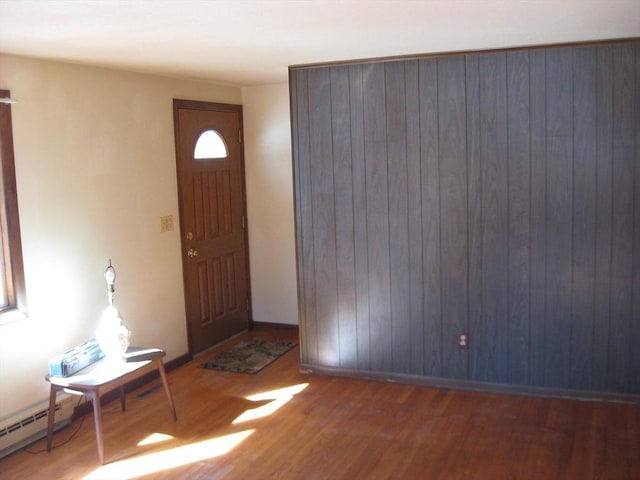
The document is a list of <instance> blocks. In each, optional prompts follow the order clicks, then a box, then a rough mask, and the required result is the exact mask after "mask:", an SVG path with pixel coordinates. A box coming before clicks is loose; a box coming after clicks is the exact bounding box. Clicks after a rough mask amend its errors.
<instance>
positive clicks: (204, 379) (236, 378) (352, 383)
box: [0, 331, 640, 480]
mask: <svg viewBox="0 0 640 480" xmlns="http://www.w3.org/2000/svg"><path fill="white" fill-rule="evenodd" d="M267 336H270V337H278V338H288V339H295V335H293V334H291V333H287V332H284V333H283V332H270V331H257V332H250V333H248V334H246V335H243V336H242V337H239V338H237V339H236V340H235V341H234V342H237V341H240V340H242V339H244V338H247V337H267ZM229 345H231V343H230V344H228V345H227V346H225V347H224V348H227V347H228V346H229ZM218 350H220V349H218ZM215 353H217V351H216V350H214V351H212V352H210V353H209V354H207V355H205V356H202V357H200V358H197V359H196V360H194V361H193V362H191V363H189V364H186V365H183V366H181V367H179V368H178V369H176V370H173V371H172V372H170V373H169V383H170V385H171V389H172V392H173V396H174V400H175V403H176V408H177V413H178V421H177V423H174V422H173V421H172V420H171V416H170V414H169V409H168V407H167V404H166V401H165V398H164V393H163V391H162V389H161V388H159V389H158V388H154V387H155V386H156V385H159V384H160V382H159V380H158V381H157V382H153V383H150V384H147V385H145V386H143V387H141V388H139V389H138V390H136V391H133V392H131V393H129V394H128V395H127V401H128V404H127V411H126V412H120V410H119V407H120V405H119V402H118V401H114V402H111V403H109V404H107V405H106V406H105V407H104V410H103V423H104V425H103V429H104V440H105V459H106V462H107V464H106V465H104V466H100V465H99V463H98V456H97V451H96V444H95V436H94V428H93V419H92V418H91V416H90V415H87V416H85V417H83V419H79V420H76V421H75V422H74V423H73V424H72V425H71V426H70V427H68V428H66V429H64V430H61V431H60V432H58V433H56V435H55V437H54V445H60V446H58V447H57V448H55V449H54V450H53V451H52V452H51V453H46V452H43V453H37V454H32V453H27V452H26V451H24V450H23V451H19V452H16V453H14V454H13V455H10V456H8V457H6V458H4V459H2V460H0V478H3V479H4V478H6V479H12V480H13V479H15V480H18V479H82V478H100V479H111V478H118V479H120V478H153V479H222V478H224V479H272V478H274V479H275V478H277V479H386V478H402V479H414V478H415V479H429V480H431V479H446V480H449V479H491V480H496V479H535V480H540V479H544V480H550V479H576V480H586V479H639V478H640V405H632V404H622V403H600V402H587V401H579V400H561V399H543V398H536V397H524V396H513V395H501V394H486V393H473V392H464V391H455V390H444V389H435V388H426V387H418V386H413V385H402V384H395V383H384V382H374V381H363V380H353V379H345V378H339V377H327V376H321V375H308V374H303V373H300V372H299V350H298V348H295V349H293V350H291V351H289V352H288V353H286V354H285V355H284V356H283V357H281V358H280V359H278V360H277V361H276V362H275V363H273V364H272V365H270V366H269V367H267V368H266V369H264V370H263V371H262V372H260V373H258V374H257V375H245V374H233V373H226V372H217V371H212V370H204V369H201V368H198V366H199V365H200V364H202V363H203V362H204V361H205V360H206V359H207V358H208V357H210V356H213V355H214V354H215ZM278 390H281V391H280V392H278ZM268 392H272V393H271V394H269V393H268ZM259 394H263V395H262V396H260V395H259ZM234 420H235V422H234ZM240 420H244V421H240ZM76 431H77V433H75V435H73V434H74V432H76ZM145 439H147V440H148V441H151V440H152V439H155V440H158V442H157V443H150V444H147V445H143V444H142V443H141V442H142V441H144V440H145ZM65 442H67V443H65ZM44 447H45V442H44V440H42V441H38V442H36V443H34V444H32V445H30V446H29V447H28V450H30V451H41V450H43V449H44Z"/></svg>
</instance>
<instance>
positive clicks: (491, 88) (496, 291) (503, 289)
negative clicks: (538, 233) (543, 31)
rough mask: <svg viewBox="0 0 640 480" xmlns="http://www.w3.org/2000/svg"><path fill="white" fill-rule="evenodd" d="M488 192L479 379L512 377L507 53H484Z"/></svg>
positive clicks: (482, 110) (482, 91) (485, 187)
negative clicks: (509, 351)
mask: <svg viewBox="0 0 640 480" xmlns="http://www.w3.org/2000/svg"><path fill="white" fill-rule="evenodd" d="M479 72H480V97H479V99H480V118H481V125H480V161H481V178H482V183H481V189H482V193H481V198H482V216H481V218H482V253H481V258H482V317H481V318H480V319H477V321H478V324H477V325H476V326H475V331H476V333H475V335H474V341H476V342H478V344H479V345H481V346H482V348H481V349H473V352H474V353H475V354H476V355H475V356H474V361H475V365H474V367H475V375H474V377H473V378H474V379H477V380H482V381H491V382H503V381H506V378H507V376H506V365H507V355H506V353H507V352H506V341H507V310H508V306H507V299H508V296H507V293H508V278H507V275H508V263H507V260H508V251H509V248H508V238H507V237H508V210H507V200H508V196H507V195H508V185H507V179H508V166H507V138H506V137H507V136H506V131H507V130H506V54H505V53H491V54H485V55H481V56H480V58H479Z"/></svg>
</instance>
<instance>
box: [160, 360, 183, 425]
mask: <svg viewBox="0 0 640 480" xmlns="http://www.w3.org/2000/svg"><path fill="white" fill-rule="evenodd" d="M158 371H159V372H160V378H162V385H164V393H165V395H166V396H167V402H168V403H169V408H170V409H171V416H172V417H173V421H174V422H176V421H177V420H178V417H177V415H176V407H175V405H174V404H173V397H172V396H171V390H169V382H168V381H167V373H166V372H165V371H164V363H163V362H162V359H161V358H159V359H158Z"/></svg>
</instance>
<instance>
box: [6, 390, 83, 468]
mask: <svg viewBox="0 0 640 480" xmlns="http://www.w3.org/2000/svg"><path fill="white" fill-rule="evenodd" d="M72 416H73V399H72V397H71V396H69V395H59V398H58V402H57V403H56V412H55V429H56V430H57V429H59V428H62V427H64V426H66V425H68V424H69V423H70V422H71V417H72ZM48 423H49V402H48V401H45V402H42V403H39V404H36V405H34V406H32V407H30V408H27V409H25V410H23V411H21V412H19V413H17V414H15V415H12V416H10V417H7V418H5V419H2V420H0V458H3V457H5V456H7V455H9V454H10V453H13V452H15V451H16V450H18V449H20V448H22V447H24V446H25V445H29V444H30V443H32V442H34V441H36V440H39V439H41V438H43V437H45V436H46V435H47V425H48Z"/></svg>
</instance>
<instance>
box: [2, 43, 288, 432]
mask: <svg viewBox="0 0 640 480" xmlns="http://www.w3.org/2000/svg"><path fill="white" fill-rule="evenodd" d="M0 88H8V89H10V90H11V94H12V97H14V98H15V99H17V100H18V103H16V104H15V105H13V106H12V115H13V129H14V147H15V160H16V176H17V188H18V201H19V211H20V221H21V227H22V241H23V250H24V264H25V276H26V287H27V295H28V297H27V298H28V303H29V318H28V319H27V320H23V321H18V322H14V323H11V324H8V325H3V326H0V384H1V385H2V388H0V419H2V418H4V417H6V416H8V415H10V414H12V413H13V412H16V411H19V410H21V409H22V408H24V407H27V406H29V405H31V404H33V403H36V402H38V401H40V400H43V399H45V398H47V396H48V389H47V384H46V382H45V381H44V375H45V373H46V372H47V361H48V359H49V358H50V357H52V356H53V355H55V354H57V353H60V352H61V351H63V350H64V349H66V348H68V347H71V346H74V345H77V344H78V343H80V342H82V341H84V340H86V339H87V338H90V337H91V336H92V335H94V333H95V330H96V328H97V319H98V316H99V315H100V312H101V311H102V309H103V308H104V307H105V306H106V301H107V298H106V294H105V284H104V280H103V277H102V275H103V271H104V268H105V267H106V265H107V262H108V260H109V259H112V261H113V264H114V266H115V268H116V271H117V280H116V297H115V303H116V306H117V307H118V308H119V310H120V311H121V313H122V315H123V317H124V318H125V322H126V323H127V325H128V326H129V327H130V329H131V330H132V342H133V343H134V344H138V345H149V346H157V347H161V348H164V349H165V350H166V351H167V358H168V359H172V358H176V357H177V356H180V355H182V354H184V353H186V352H187V337H186V326H185V313H184V297H183V288H182V273H181V268H182V267H181V255H180V245H179V243H180V239H179V233H178V203H177V189H176V174H175V152H174V136H173V111H172V99H173V98H184V99H197V100H208V101H215V102H223V103H235V104H240V103H241V102H242V92H241V90H240V89H239V88H234V87H222V86H216V85H212V84H207V83H197V82H188V81H180V80H174V79H168V78H162V77H156V76H149V75H141V74H135V73H125V72H120V71H114V70H107V69H100V68H90V67H83V66H76V65H69V64H63V63H56V62H47V61H38V60H31V59H26V58H20V57H13V56H6V55H0ZM163 215H173V216H174V220H175V223H176V230H174V231H173V232H167V233H161V232H160V217H161V216H163ZM250 228H251V226H250ZM289 230H290V232H289V235H292V231H291V227H290V228H289ZM255 290H257V291H260V289H259V288H256V289H255Z"/></svg>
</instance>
